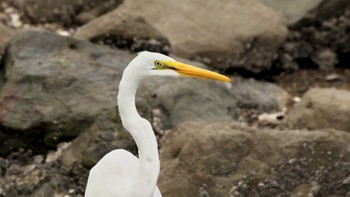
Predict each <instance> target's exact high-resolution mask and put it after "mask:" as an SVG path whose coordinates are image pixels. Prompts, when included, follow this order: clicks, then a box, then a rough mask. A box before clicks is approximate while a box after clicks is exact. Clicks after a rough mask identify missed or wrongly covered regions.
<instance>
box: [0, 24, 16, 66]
mask: <svg viewBox="0 0 350 197" xmlns="http://www.w3.org/2000/svg"><path fill="white" fill-rule="evenodd" d="M14 34H15V30H12V29H10V28H8V27H6V26H5V25H3V24H2V23H0V35H1V37H0V60H1V56H2V54H3V51H4V48H5V45H6V43H7V41H8V40H10V39H11V38H12V37H13V36H14Z"/></svg>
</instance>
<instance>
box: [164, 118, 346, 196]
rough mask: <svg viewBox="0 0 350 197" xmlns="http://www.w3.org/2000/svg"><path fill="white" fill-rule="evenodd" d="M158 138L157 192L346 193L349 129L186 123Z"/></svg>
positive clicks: (172, 194) (248, 194)
mask: <svg viewBox="0 0 350 197" xmlns="http://www.w3.org/2000/svg"><path fill="white" fill-rule="evenodd" d="M167 139H168V140H167V141H166V142H165V143H164V144H162V149H161V161H162V169H161V173H160V179H159V182H158V186H159V188H160V190H161V192H162V194H163V196H168V197H176V196H262V197H263V196H266V197H270V196H334V197H335V196H336V197H341V196H348V195H350V193H349V191H350V184H349V175H350V149H349V148H350V147H349V140H350V135H349V134H348V133H346V132H343V131H336V130H320V131H312V132H310V131H290V130H286V131H279V130H254V129H251V128H246V127H242V126H239V125H237V124H230V123H215V124H205V123H187V124H183V125H182V126H180V127H179V128H178V129H176V132H173V133H171V134H170V135H169V136H167Z"/></svg>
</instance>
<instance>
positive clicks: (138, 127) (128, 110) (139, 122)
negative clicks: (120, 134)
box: [118, 69, 160, 196]
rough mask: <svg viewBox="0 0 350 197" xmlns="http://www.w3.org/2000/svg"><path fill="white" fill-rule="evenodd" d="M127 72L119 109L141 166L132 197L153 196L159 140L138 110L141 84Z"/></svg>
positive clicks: (121, 88)
mask: <svg viewBox="0 0 350 197" xmlns="http://www.w3.org/2000/svg"><path fill="white" fill-rule="evenodd" d="M126 72H128V71H127V69H126V70H125V71H124V74H123V77H122V80H121V81H120V84H119V93H118V108H119V113H120V117H121V120H122V123H123V126H124V128H125V129H126V130H127V131H128V132H129V133H130V134H131V136H132V137H133V139H134V140H135V142H136V145H137V148H138V153H139V164H140V165H139V169H138V170H139V171H138V177H137V178H136V179H135V183H134V184H135V185H134V186H133V188H135V189H134V190H135V194H133V195H132V196H140V195H138V192H139V193H140V194H142V196H152V195H153V193H154V191H155V189H156V185H157V179H158V175H159V169H160V164H159V156H158V145H157V140H156V137H155V135H154V132H153V129H152V126H151V124H150V123H149V122H148V121H147V120H146V119H144V118H142V117H141V116H140V115H139V114H138V112H137V109H136V105H135V94H136V90H137V87H138V85H139V83H140V82H139V81H138V80H135V79H133V77H130V75H129V74H130V73H126ZM135 170H136V169H135Z"/></svg>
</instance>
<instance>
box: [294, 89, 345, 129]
mask: <svg viewBox="0 0 350 197" xmlns="http://www.w3.org/2000/svg"><path fill="white" fill-rule="evenodd" d="M349 101H350V92H349V91H345V90H337V89H317V88H315V89H311V90H309V91H308V92H306V93H305V95H304V96H303V98H302V100H301V102H300V103H298V104H297V105H296V106H295V107H294V108H292V109H291V111H290V112H289V113H288V115H287V124H288V125H289V126H291V127H293V128H300V129H302V128H308V129H311V130H315V129H323V128H334V129H338V130H343V131H348V132H350V122H349V117H350V103H349Z"/></svg>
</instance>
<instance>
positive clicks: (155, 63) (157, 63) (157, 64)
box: [154, 60, 162, 67]
mask: <svg viewBox="0 0 350 197" xmlns="http://www.w3.org/2000/svg"><path fill="white" fill-rule="evenodd" d="M154 65H155V66H156V67H159V66H161V65H162V64H161V63H160V62H159V61H158V60H157V61H155V62H154Z"/></svg>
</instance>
